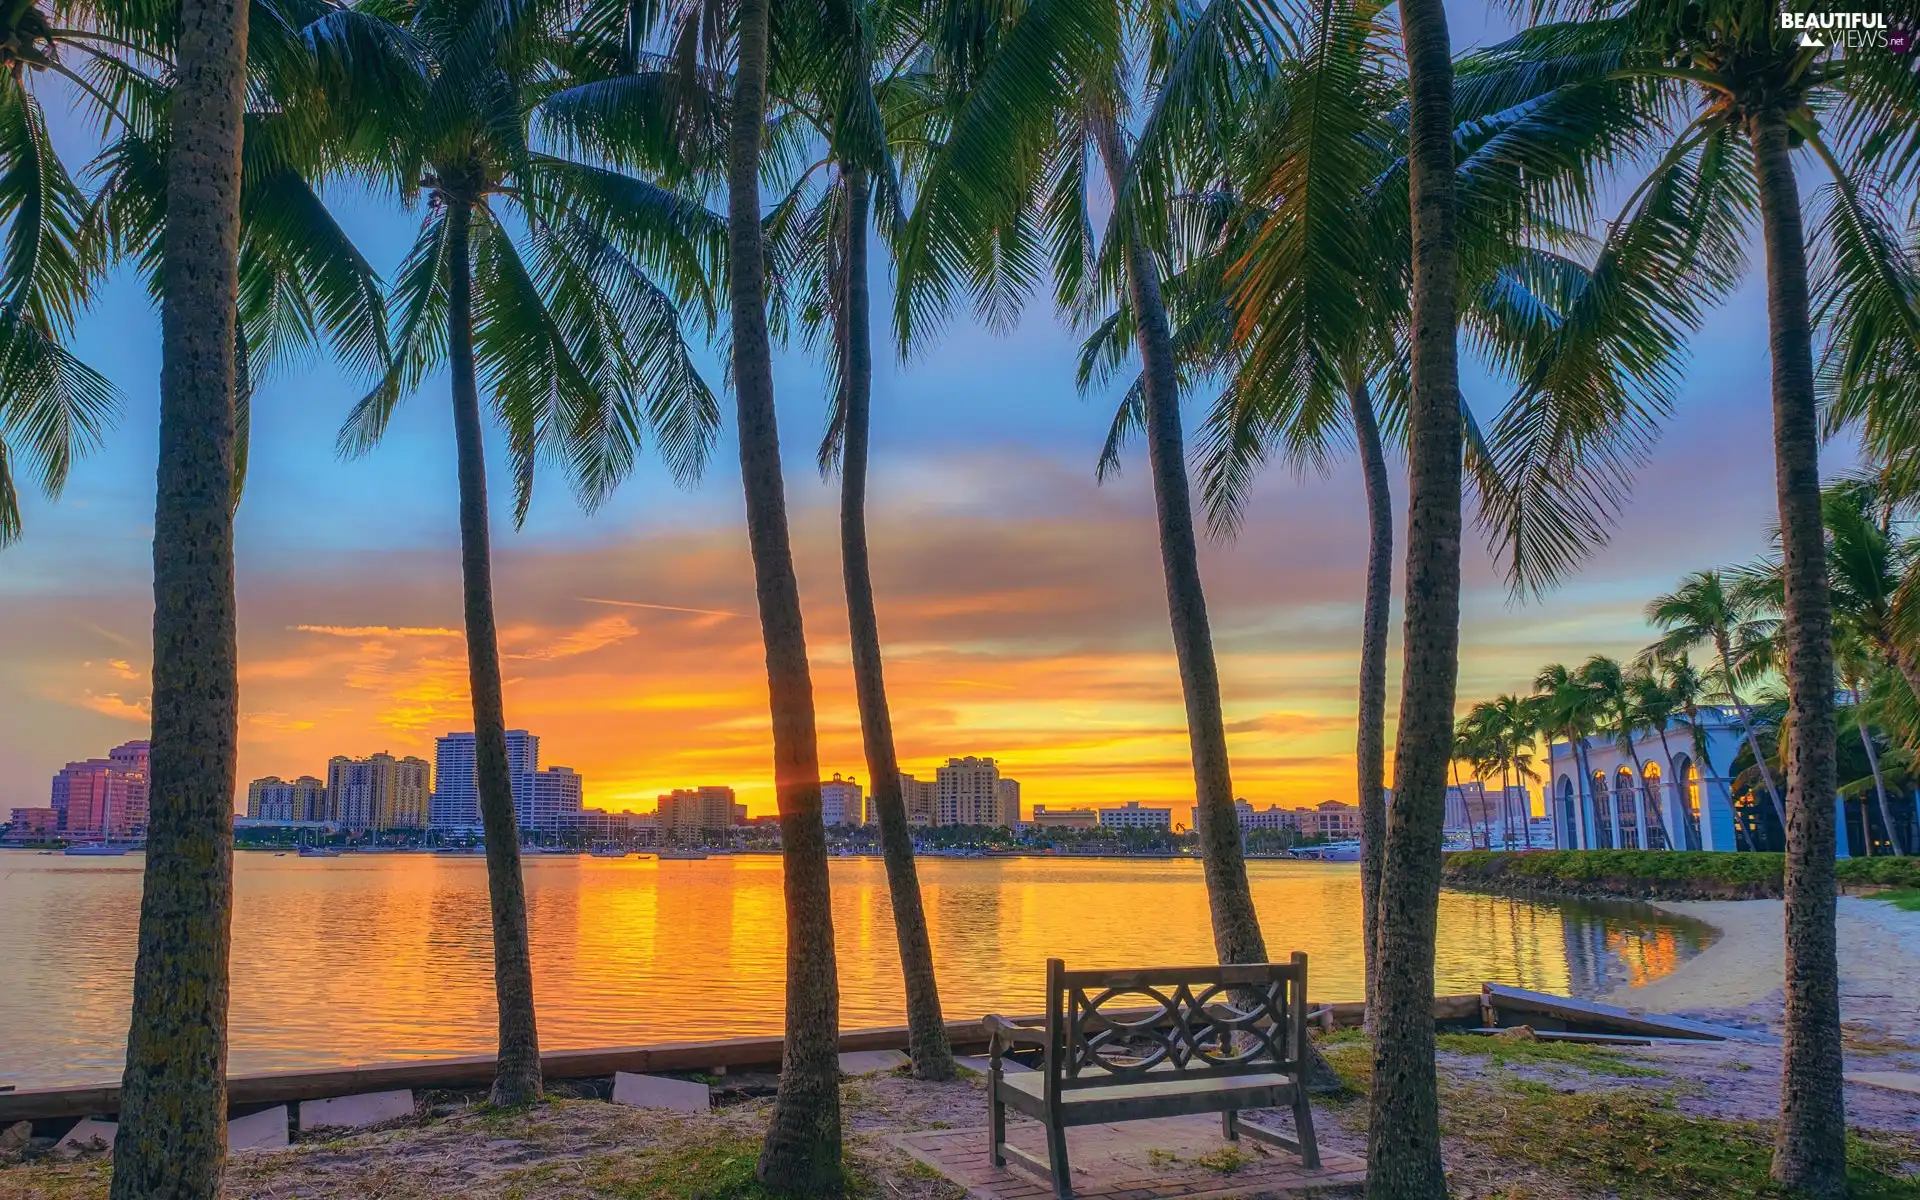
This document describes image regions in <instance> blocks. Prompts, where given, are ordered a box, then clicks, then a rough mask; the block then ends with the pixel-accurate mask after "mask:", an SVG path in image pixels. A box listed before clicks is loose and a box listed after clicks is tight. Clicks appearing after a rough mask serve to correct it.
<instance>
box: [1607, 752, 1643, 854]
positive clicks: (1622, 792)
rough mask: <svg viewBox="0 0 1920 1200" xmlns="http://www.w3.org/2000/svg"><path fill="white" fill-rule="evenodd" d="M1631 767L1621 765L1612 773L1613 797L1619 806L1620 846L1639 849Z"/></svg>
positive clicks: (1638, 826) (1638, 812) (1637, 820)
mask: <svg viewBox="0 0 1920 1200" xmlns="http://www.w3.org/2000/svg"><path fill="white" fill-rule="evenodd" d="M1634 782H1635V781H1634V778H1633V768H1632V767H1628V766H1622V767H1621V768H1620V769H1619V770H1618V771H1615V772H1614V773H1613V798H1614V800H1615V801H1616V802H1618V804H1619V807H1620V848H1621V849H1622V850H1638V849H1640V810H1639V807H1638V806H1637V805H1636V804H1635V802H1634V793H1635V791H1636V789H1635V788H1634V786H1633V785H1634Z"/></svg>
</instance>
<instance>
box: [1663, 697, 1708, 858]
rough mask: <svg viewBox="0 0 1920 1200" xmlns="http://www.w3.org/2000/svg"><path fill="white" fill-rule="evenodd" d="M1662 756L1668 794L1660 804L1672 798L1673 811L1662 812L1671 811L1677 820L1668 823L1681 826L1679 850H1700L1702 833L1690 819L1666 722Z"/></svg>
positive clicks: (1664, 788) (1664, 786)
mask: <svg viewBox="0 0 1920 1200" xmlns="http://www.w3.org/2000/svg"><path fill="white" fill-rule="evenodd" d="M1669 719H1671V718H1669ZM1660 756H1661V763H1660V788H1661V790H1662V791H1664V792H1665V793H1667V795H1665V796H1661V797H1660V803H1661V804H1662V805H1665V804H1666V802H1667V796H1672V797H1673V807H1672V809H1671V810H1667V809H1663V810H1662V811H1671V812H1672V814H1673V816H1674V818H1675V819H1674V820H1671V821H1668V822H1666V823H1667V824H1669V825H1677V826H1679V828H1680V846H1679V849H1681V850H1698V849H1699V848H1700V846H1699V841H1700V831H1699V830H1698V829H1696V828H1694V825H1693V822H1692V821H1690V820H1689V819H1688V814H1687V803H1686V797H1685V793H1683V792H1682V791H1681V788H1682V787H1683V786H1684V785H1683V784H1682V782H1681V780H1680V778H1679V777H1678V775H1676V774H1675V772H1674V769H1673V747H1672V746H1669V745H1668V744H1667V726H1666V723H1665V722H1662V723H1661V725H1660ZM1667 837H1668V838H1669V839H1671V838H1672V837H1673V834H1672V833H1671V832H1669V833H1668V834H1667Z"/></svg>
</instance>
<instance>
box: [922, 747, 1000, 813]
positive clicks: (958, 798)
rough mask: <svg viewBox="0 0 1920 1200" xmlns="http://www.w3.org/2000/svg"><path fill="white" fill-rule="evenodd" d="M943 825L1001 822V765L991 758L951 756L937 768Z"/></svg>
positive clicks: (936, 774)
mask: <svg viewBox="0 0 1920 1200" xmlns="http://www.w3.org/2000/svg"><path fill="white" fill-rule="evenodd" d="M933 779H934V785H935V786H936V787H937V788H939V795H940V821H939V823H940V824H942V825H988V826H991V825H998V824H999V823H1000V767H999V765H998V764H997V763H995V762H994V761H993V760H992V759H991V758H974V757H972V756H971V755H969V756H968V757H966V758H949V759H948V760H947V765H946V766H944V767H938V768H936V769H935V770H934V772H933Z"/></svg>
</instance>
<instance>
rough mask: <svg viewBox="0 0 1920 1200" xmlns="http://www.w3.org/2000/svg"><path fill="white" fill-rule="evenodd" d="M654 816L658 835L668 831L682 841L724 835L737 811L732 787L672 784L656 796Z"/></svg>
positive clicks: (730, 827) (731, 825)
mask: <svg viewBox="0 0 1920 1200" xmlns="http://www.w3.org/2000/svg"><path fill="white" fill-rule="evenodd" d="M659 805H660V807H659V809H658V812H657V813H656V817H657V819H658V821H659V826H660V834H661V836H662V837H666V836H668V835H672V836H673V837H676V838H679V839H682V840H685V841H697V840H700V839H702V838H706V837H727V836H730V835H729V833H728V831H729V830H730V829H732V828H733V825H734V823H735V822H734V817H735V816H736V815H739V816H743V817H744V815H745V814H744V813H738V812H737V811H736V810H737V808H738V807H740V806H736V805H735V804H734V801H733V789H732V788H730V787H724V786H718V785H711V784H709V785H706V786H703V787H697V788H675V789H674V790H673V791H671V792H668V793H667V794H666V795H664V796H662V797H660V801H659Z"/></svg>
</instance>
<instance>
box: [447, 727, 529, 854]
mask: <svg viewBox="0 0 1920 1200" xmlns="http://www.w3.org/2000/svg"><path fill="white" fill-rule="evenodd" d="M473 756H474V739H473V735H472V734H471V733H449V734H447V735H446V736H445V737H442V738H438V739H436V740H435V742H434V764H433V782H434V789H433V801H432V806H431V813H430V814H429V818H428V824H429V825H431V826H432V827H433V828H435V829H454V830H465V831H470V832H475V833H478V832H479V831H480V829H481V828H482V826H481V822H480V788H479V785H478V784H477V783H476V782H475V778H474V758H473ZM539 770H540V739H539V738H538V737H535V736H534V735H533V734H531V733H528V732H527V731H526V730H524V729H509V730H507V777H508V781H509V785H510V786H511V787H512V789H513V807H514V811H515V812H516V813H518V812H521V811H523V810H524V809H525V808H526V805H527V804H528V803H529V801H530V798H531V796H532V793H533V776H534V774H535V772H537V771H539Z"/></svg>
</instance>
